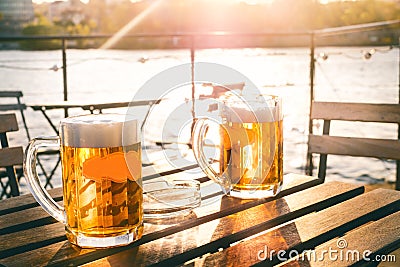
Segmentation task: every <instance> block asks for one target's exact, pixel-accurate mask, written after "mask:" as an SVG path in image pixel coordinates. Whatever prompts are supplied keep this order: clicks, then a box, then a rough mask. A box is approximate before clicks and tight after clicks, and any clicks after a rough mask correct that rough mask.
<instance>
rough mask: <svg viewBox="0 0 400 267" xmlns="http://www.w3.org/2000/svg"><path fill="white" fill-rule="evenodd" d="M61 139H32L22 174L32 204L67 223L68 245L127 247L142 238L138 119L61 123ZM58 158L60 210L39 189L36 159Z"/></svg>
mask: <svg viewBox="0 0 400 267" xmlns="http://www.w3.org/2000/svg"><path fill="white" fill-rule="evenodd" d="M59 129H60V131H59V132H60V133H59V137H58V136H55V137H40V138H35V139H33V140H31V142H30V143H29V145H28V147H27V149H26V156H25V160H24V172H25V177H26V179H27V181H28V186H29V189H30V191H31V193H32V195H33V196H34V197H35V199H36V201H37V202H38V203H39V204H40V205H41V206H42V207H43V208H44V210H45V211H47V212H48V213H49V214H50V215H51V216H53V217H54V218H55V219H57V220H58V221H60V222H62V223H64V224H65V229H66V236H67V238H68V240H69V241H70V242H71V243H72V244H75V245H78V246H80V247H114V246H121V245H126V244H129V243H131V242H133V241H135V240H137V239H139V238H140V237H141V236H142V233H143V193H142V173H141V168H142V165H141V143H140V139H139V135H138V127H137V120H134V119H128V118H127V117H125V115H122V114H94V115H82V116H75V117H68V118H65V119H63V120H61V123H60V128H59ZM46 147H47V148H49V147H57V148H59V149H60V153H61V167H62V184H63V197H64V207H62V206H60V205H59V204H58V203H56V202H55V201H54V200H53V199H52V198H51V197H50V196H49V194H48V192H47V191H46V190H45V189H44V188H43V187H42V186H41V185H40V182H39V178H38V175H37V172H36V160H37V159H36V157H37V156H36V155H37V152H38V150H40V149H41V148H46Z"/></svg>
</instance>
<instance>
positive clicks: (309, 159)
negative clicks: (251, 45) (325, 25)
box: [306, 32, 315, 175]
mask: <svg viewBox="0 0 400 267" xmlns="http://www.w3.org/2000/svg"><path fill="white" fill-rule="evenodd" d="M314 76H315V33H314V32H312V33H311V35H310V115H309V120H308V134H312V133H313V121H312V119H311V112H312V102H313V101H314ZM313 168H314V164H313V160H312V154H311V153H310V152H309V149H308V148H307V165H306V174H308V175H312V173H313Z"/></svg>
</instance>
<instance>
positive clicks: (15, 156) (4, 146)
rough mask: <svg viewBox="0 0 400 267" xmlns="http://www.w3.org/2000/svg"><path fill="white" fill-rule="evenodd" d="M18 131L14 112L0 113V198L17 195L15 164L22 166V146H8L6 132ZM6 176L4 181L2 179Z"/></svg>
mask: <svg viewBox="0 0 400 267" xmlns="http://www.w3.org/2000/svg"><path fill="white" fill-rule="evenodd" d="M12 131H18V123H17V118H16V117H15V114H0V141H1V148H0V168H4V169H3V170H2V171H0V186H1V189H2V191H1V192H0V199H2V198H4V197H11V196H18V195H19V188H18V176H17V174H16V172H15V168H14V167H15V166H22V163H23V155H24V152H23V149H22V147H9V143H8V138H7V132H12ZM0 170H1V169H0ZM5 178H8V179H7V181H6V182H4V181H3V180H4V179H5Z"/></svg>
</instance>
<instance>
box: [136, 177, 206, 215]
mask: <svg viewBox="0 0 400 267" xmlns="http://www.w3.org/2000/svg"><path fill="white" fill-rule="evenodd" d="M200 203H201V194H200V182H199V181H196V180H172V181H156V182H144V183H143V210H144V218H145V219H164V218H172V217H176V216H185V215H187V214H189V213H190V212H191V211H192V210H193V209H194V208H196V207H199V206H200Z"/></svg>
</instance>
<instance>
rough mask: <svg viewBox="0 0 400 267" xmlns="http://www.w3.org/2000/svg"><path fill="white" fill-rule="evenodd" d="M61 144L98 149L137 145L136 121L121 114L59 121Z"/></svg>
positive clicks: (94, 115)
mask: <svg viewBox="0 0 400 267" xmlns="http://www.w3.org/2000/svg"><path fill="white" fill-rule="evenodd" d="M60 136H61V142H62V144H63V145H65V146H71V147H84V148H100V147H118V146H122V145H132V144H135V143H138V142H139V141H140V140H139V135H138V131H137V120H135V119H133V118H127V117H126V116H125V115H122V114H91V115H82V116H74V117H69V118H66V119H64V120H62V121H61V125H60Z"/></svg>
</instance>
